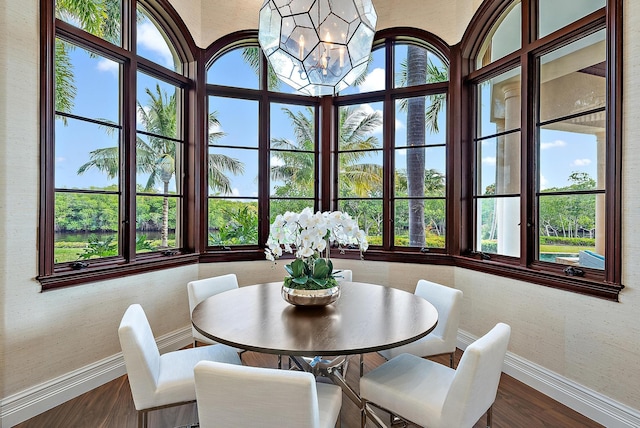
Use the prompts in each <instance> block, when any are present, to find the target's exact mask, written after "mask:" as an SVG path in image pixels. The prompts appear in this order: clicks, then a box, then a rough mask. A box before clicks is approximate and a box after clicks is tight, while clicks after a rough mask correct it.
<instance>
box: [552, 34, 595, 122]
mask: <svg viewBox="0 0 640 428" xmlns="http://www.w3.org/2000/svg"><path fill="white" fill-rule="evenodd" d="M606 54H607V52H606V34H605V31H604V30H601V31H598V32H597V33H595V34H592V35H590V36H587V37H584V38H582V39H580V40H578V41H576V42H574V43H571V44H570V45H567V46H565V47H563V48H560V49H558V50H555V51H553V52H551V53H548V54H546V55H543V56H542V57H541V58H540V121H541V122H545V121H547V120H550V119H556V118H559V117H564V116H568V115H573V114H576V113H581V112H584V111H588V110H593V109H598V108H602V109H604V107H605V102H606V83H607V82H606V69H607V67H606ZM599 119H600V121H602V120H603V119H602V118H599ZM591 120H593V118H591V117H586V118H583V119H582V122H583V123H579V122H577V123H576V127H577V128H580V127H582V128H587V127H588V126H590V121H591Z"/></svg>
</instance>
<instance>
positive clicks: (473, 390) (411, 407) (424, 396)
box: [360, 323, 511, 428]
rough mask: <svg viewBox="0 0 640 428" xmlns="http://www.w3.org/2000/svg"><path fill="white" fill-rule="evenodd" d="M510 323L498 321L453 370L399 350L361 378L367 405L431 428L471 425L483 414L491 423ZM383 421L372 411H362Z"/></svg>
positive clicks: (374, 419)
mask: <svg viewBox="0 0 640 428" xmlns="http://www.w3.org/2000/svg"><path fill="white" fill-rule="evenodd" d="M510 334H511V328H510V327H509V326H508V325H507V324H503V323H498V324H497V325H496V326H495V327H494V328H493V329H491V330H490V331H489V332H488V333H487V334H485V335H484V336H482V337H481V338H480V339H478V340H476V341H475V342H473V343H472V344H471V345H469V346H468V347H467V349H466V350H465V351H464V353H463V354H462V359H461V360H460V363H459V364H458V368H457V369H456V370H454V369H452V368H450V367H447V366H445V365H442V364H439V363H436V362H434V361H431V360H426V359H424V358H420V357H417V356H415V355H411V354H401V355H398V356H397V357H395V358H392V359H391V360H389V361H387V362H385V363H383V364H382V365H380V366H379V367H377V368H375V369H373V370H372V371H371V372H369V373H367V374H366V375H364V376H363V377H362V378H360V396H361V398H362V400H363V403H364V405H365V408H367V409H370V408H371V405H373V407H378V408H380V409H382V410H385V411H387V412H389V413H391V414H392V415H395V416H398V417H400V418H401V419H404V420H405V421H409V422H411V423H414V424H417V425H419V426H423V427H429V428H463V427H471V426H473V425H474V424H475V423H476V422H477V421H478V420H479V419H480V418H481V417H482V415H483V414H485V413H486V414H487V427H491V423H492V421H491V418H492V412H491V409H492V406H493V403H494V401H495V399H496V394H497V391H498V384H499V382H500V374H501V372H502V365H503V363H504V357H505V354H506V352H507V346H508V343H509V336H510ZM369 416H371V420H372V421H373V422H374V423H375V424H376V425H378V426H384V425H383V424H382V422H381V421H379V420H377V418H378V417H377V416H376V415H372V414H371V413H370V412H369V411H365V412H362V426H363V427H364V426H365V425H366V421H367V418H368V417H369Z"/></svg>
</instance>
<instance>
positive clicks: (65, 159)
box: [56, 156, 67, 163]
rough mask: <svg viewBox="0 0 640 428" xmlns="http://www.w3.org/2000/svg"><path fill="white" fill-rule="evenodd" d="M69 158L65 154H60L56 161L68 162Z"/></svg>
mask: <svg viewBox="0 0 640 428" xmlns="http://www.w3.org/2000/svg"><path fill="white" fill-rule="evenodd" d="M66 161H67V158H65V157H64V156H58V157H57V158H56V163H62V162H66Z"/></svg>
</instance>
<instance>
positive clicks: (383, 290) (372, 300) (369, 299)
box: [191, 281, 438, 404]
mask: <svg viewBox="0 0 640 428" xmlns="http://www.w3.org/2000/svg"><path fill="white" fill-rule="evenodd" d="M340 284H341V292H340V293H341V294H340V298H339V299H338V300H337V301H336V302H334V303H332V304H330V305H327V306H319V307H305V306H293V305H291V304H289V303H287V302H286V301H285V300H284V299H283V298H282V296H281V289H282V282H271V283H264V284H256V285H250V286H244V287H240V288H237V289H232V290H229V291H225V292H223V293H219V294H216V295H214V296H211V297H209V298H207V299H205V300H203V301H202V302H201V303H199V304H198V305H197V306H196V307H195V308H194V310H193V313H192V315H191V321H192V323H193V326H194V327H195V328H196V330H198V331H199V332H200V333H202V334H203V335H204V336H206V337H208V338H210V339H212V340H214V341H216V342H219V343H223V344H226V345H229V346H233V347H236V348H240V349H245V350H250V351H257V352H264V353H270V354H277V355H288V356H291V357H292V359H293V360H294V362H295V363H296V364H297V365H298V366H299V367H300V368H302V369H305V370H306V369H309V368H313V367H312V366H313V364H314V363H313V362H312V363H311V365H310V364H309V357H315V358H316V361H317V360H318V358H319V357H317V356H348V355H353V354H363V353H368V352H375V351H380V350H383V349H388V348H393V347H396V346H400V345H404V344H407V343H410V342H413V341H415V340H418V339H420V338H421V337H424V336H426V335H427V334H429V333H430V332H431V331H432V330H433V329H434V328H435V326H436V324H437V322H438V311H437V310H436V309H435V307H434V306H433V305H432V304H431V303H429V302H428V301H427V300H425V299H423V298H421V297H418V296H416V295H414V294H412V293H408V292H406V291H402V290H398V289H395V288H391V287H385V286H381V285H374V284H367V283H361V282H347V281H342V282H341V283H340ZM302 357H307V358H306V359H303V358H302ZM343 358H346V357H343ZM334 361H337V360H334ZM334 366H335V364H334V365H332V364H330V363H329V364H328V365H326V366H322V365H318V367H323V369H324V371H323V372H322V373H320V374H322V375H325V376H327V377H329V378H331V379H332V380H333V381H334V382H335V383H336V384H338V385H340V386H341V387H342V388H343V390H344V391H345V393H347V395H348V396H349V397H350V398H351V399H352V400H353V401H354V402H356V403H357V404H361V403H360V398H359V397H358V396H357V394H355V392H354V391H353V390H352V389H351V388H350V387H349V386H348V385H347V384H346V382H345V381H344V377H343V376H342V375H343V373H341V372H340V371H339V370H333V368H334Z"/></svg>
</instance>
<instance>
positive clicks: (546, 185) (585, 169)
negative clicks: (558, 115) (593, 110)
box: [539, 112, 606, 192]
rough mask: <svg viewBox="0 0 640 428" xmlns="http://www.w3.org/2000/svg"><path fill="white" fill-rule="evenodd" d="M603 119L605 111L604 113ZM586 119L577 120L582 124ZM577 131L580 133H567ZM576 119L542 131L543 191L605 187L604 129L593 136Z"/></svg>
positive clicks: (541, 166)
mask: <svg viewBox="0 0 640 428" xmlns="http://www.w3.org/2000/svg"><path fill="white" fill-rule="evenodd" d="M602 117H603V119H604V112H603V113H602ZM580 119H583V118H578V119H577V120H578V121H579V120H580ZM570 129H576V130H577V131H578V132H570V131H567V130H570ZM586 131H587V130H585V132H584V133H583V130H581V129H580V127H579V125H578V126H577V127H576V126H575V122H574V120H570V121H565V122H555V123H553V124H550V125H547V126H544V127H542V129H541V130H540V176H539V185H540V191H541V192H545V191H553V192H556V191H564V190H571V189H573V190H578V189H579V190H592V189H601V190H603V189H604V188H605V171H606V164H605V157H606V154H605V129H604V123H602V128H592V129H591V131H592V132H593V133H591V134H590V133H588V132H586Z"/></svg>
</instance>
